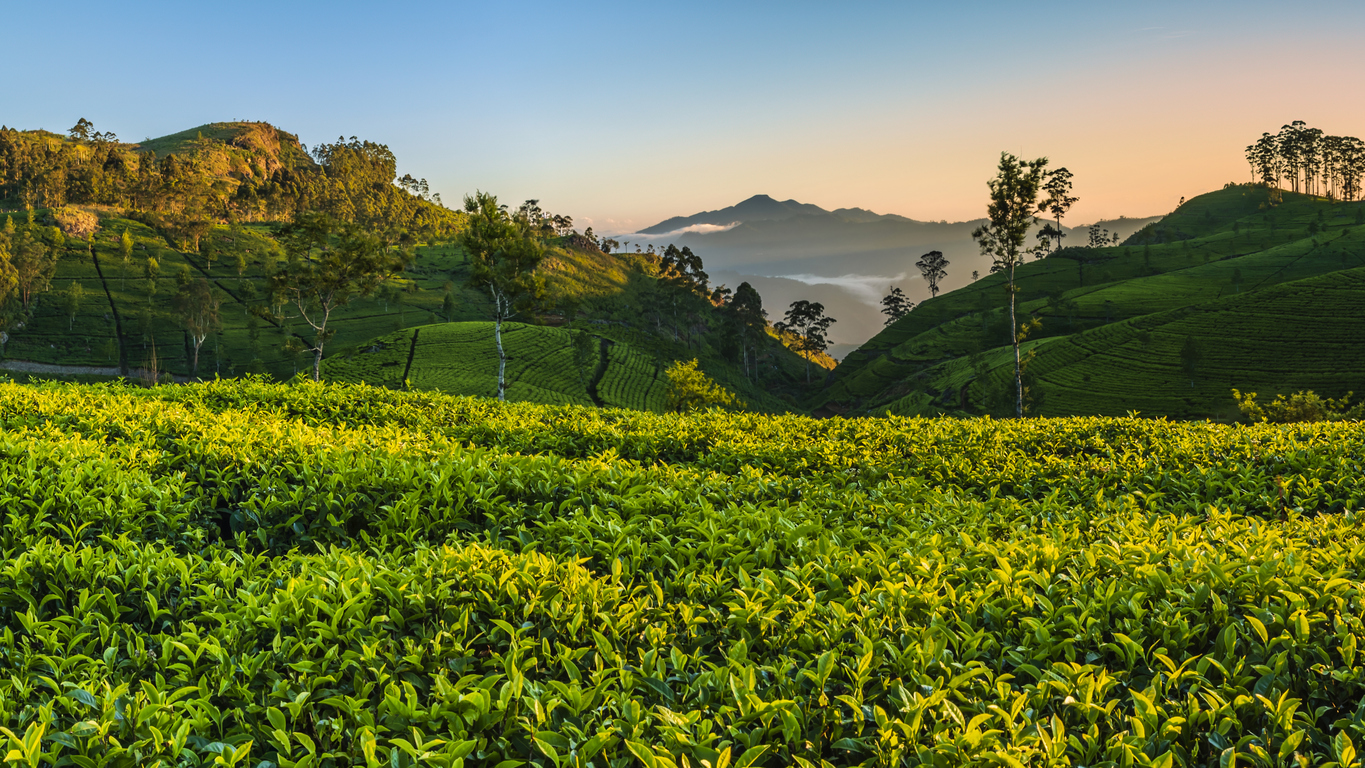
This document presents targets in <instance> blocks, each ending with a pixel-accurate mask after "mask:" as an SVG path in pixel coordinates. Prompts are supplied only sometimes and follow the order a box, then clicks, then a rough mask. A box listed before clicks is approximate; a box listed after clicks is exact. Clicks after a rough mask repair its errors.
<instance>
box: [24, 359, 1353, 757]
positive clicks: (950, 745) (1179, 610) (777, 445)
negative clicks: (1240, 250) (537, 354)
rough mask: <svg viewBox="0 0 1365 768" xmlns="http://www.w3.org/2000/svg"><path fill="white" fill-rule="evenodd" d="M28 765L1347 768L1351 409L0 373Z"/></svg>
mask: <svg viewBox="0 0 1365 768" xmlns="http://www.w3.org/2000/svg"><path fill="white" fill-rule="evenodd" d="M0 427H3V432H0V456H2V457H3V463H0V493H2V494H3V504H0V509H3V510H4V511H3V523H2V524H0V549H3V554H4V561H3V563H0V626H3V630H2V631H0V728H2V729H3V730H0V740H3V741H5V742H6V743H4V744H3V745H0V749H3V750H4V751H3V754H4V755H5V759H6V761H7V762H8V763H13V764H18V765H34V766H36V765H76V766H135V765H136V766H142V765H164V766H171V765H245V766H266V767H267V768H269V766H279V767H280V768H290V767H291V766H360V765H363V766H380V765H384V766H411V765H451V766H454V765H470V766H473V765H490V766H504V768H511V767H512V766H516V765H536V766H556V767H558V768H562V767H565V766H588V765H594V766H633V765H646V766H708V765H709V766H712V768H720V766H778V765H799V766H825V765H851V764H866V765H899V764H910V765H935V766H955V765H964V764H980V765H1031V764H1037V765H1086V766H1096V765H1161V766H1170V765H1213V764H1236V763H1237V761H1238V760H1240V761H1241V762H1242V764H1252V765H1255V764H1263V765H1280V764H1308V765H1326V764H1331V763H1336V764H1339V765H1343V766H1345V765H1357V764H1359V761H1358V760H1357V759H1356V757H1355V746H1354V745H1355V743H1356V742H1358V741H1359V740H1360V739H1361V738H1363V737H1365V709H1362V701H1363V700H1365V698H1363V697H1365V673H1362V672H1361V670H1360V667H1359V666H1358V664H1357V662H1358V653H1359V652H1360V648H1361V644H1362V642H1365V625H1363V624H1362V618H1361V617H1362V605H1361V584H1362V573H1365V541H1363V540H1362V536H1361V524H1360V520H1359V514H1360V510H1361V508H1362V506H1363V505H1365V472H1362V470H1361V464H1362V460H1363V459H1365V430H1362V429H1361V427H1360V426H1359V425H1355V424H1349V423H1327V422H1323V423H1313V424H1295V425H1273V424H1258V425H1252V426H1221V425H1213V424H1208V423H1178V422H1167V421H1160V420H1142V419H1135V418H1126V419H1098V418H1094V419H1055V420H1027V421H1020V422H1014V421H1010V422H997V421H992V420H989V419H982V420H972V421H963V420H946V419H944V420H927V419H899V418H887V419H860V420H839V419H833V420H826V421H819V420H813V419H806V418H799V417H791V416H782V417H773V416H759V415H755V414H746V413H721V412H709V413H703V414H695V415H680V414H654V413H643V412H638V411H620V410H609V409H607V410H604V409H597V408H591V407H574V406H546V405H535V404H530V403H507V404H502V403H497V402H496V401H492V400H488V399H474V398H460V397H450V396H445V395H438V394H432V393H423V392H397V391H393V390H387V389H378V388H372V387H364V386H359V385H314V384H303V385H292V386H284V385H269V384H263V383H260V382H250V381H247V382H217V383H212V384H206V385H197V386H184V387H160V388H154V389H147V390H143V389H134V388H126V387H120V386H77V385H49V386H37V387H33V386H20V385H15V384H0Z"/></svg>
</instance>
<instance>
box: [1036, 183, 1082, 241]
mask: <svg viewBox="0 0 1365 768" xmlns="http://www.w3.org/2000/svg"><path fill="white" fill-rule="evenodd" d="M1071 179H1072V174H1071V171H1068V170H1067V169H1066V168H1058V169H1056V170H1054V171H1049V172H1048V174H1047V181H1045V182H1043V193H1044V194H1045V195H1047V197H1046V198H1045V199H1044V200H1043V206H1042V211H1045V212H1047V213H1049V214H1051V215H1052V218H1053V220H1054V221H1055V222H1057V226H1056V227H1054V228H1051V230H1050V231H1049V232H1047V234H1048V235H1050V236H1051V237H1052V239H1053V240H1054V241H1055V242H1054V244H1053V248H1052V250H1054V251H1055V250H1059V249H1060V248H1061V247H1062V238H1063V237H1066V233H1065V232H1063V231H1062V217H1063V216H1065V215H1066V213H1067V211H1070V210H1071V206H1073V205H1075V204H1076V202H1077V201H1078V200H1080V198H1078V197H1076V196H1074V195H1072V194H1071Z"/></svg>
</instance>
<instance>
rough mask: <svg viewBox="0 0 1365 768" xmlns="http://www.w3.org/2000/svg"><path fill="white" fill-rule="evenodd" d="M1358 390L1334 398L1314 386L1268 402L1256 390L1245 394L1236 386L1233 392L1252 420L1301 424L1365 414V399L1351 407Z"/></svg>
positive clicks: (1359, 416) (1242, 410)
mask: <svg viewBox="0 0 1365 768" xmlns="http://www.w3.org/2000/svg"><path fill="white" fill-rule="evenodd" d="M1353 394H1355V393H1353V392H1347V393H1346V396H1345V397H1342V398H1339V399H1336V400H1333V399H1332V398H1330V397H1320V396H1318V394H1317V393H1315V392H1314V391H1313V390H1311V389H1310V390H1307V391H1304V392H1295V393H1294V394H1292V395H1290V396H1289V397H1288V398H1286V397H1285V396H1284V395H1276V396H1275V399H1274V400H1271V401H1270V402H1268V403H1259V402H1257V401H1256V393H1255V392H1248V393H1246V394H1245V395H1243V394H1242V393H1241V392H1239V391H1237V390H1235V389H1234V390H1232V396H1233V398H1234V399H1236V400H1237V410H1239V411H1241V412H1242V416H1243V417H1245V418H1246V419H1247V420H1249V421H1252V422H1262V421H1268V422H1270V423H1272V424H1297V423H1299V422H1305V421H1347V420H1358V419H1361V418H1365V403H1363V404H1361V405H1357V406H1356V407H1355V408H1351V407H1350V401H1351V395H1353Z"/></svg>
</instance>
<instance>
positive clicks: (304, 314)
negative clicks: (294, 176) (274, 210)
mask: <svg viewBox="0 0 1365 768" xmlns="http://www.w3.org/2000/svg"><path fill="white" fill-rule="evenodd" d="M280 239H281V241H282V242H283V243H284V247H285V252H286V253H288V254H289V260H288V262H286V263H285V265H284V266H283V267H282V268H281V269H280V270H279V271H278V272H276V273H275V275H274V277H273V279H272V281H271V287H272V289H273V290H274V291H276V292H278V293H280V294H283V295H285V296H286V297H287V298H288V300H289V301H291V302H293V304H294V307H295V308H296V309H297V310H298V316H299V317H301V318H303V321H304V322H306V323H307V324H308V325H309V327H311V328H312V329H313V332H314V334H313V346H312V347H311V351H312V352H313V380H314V381H317V380H318V379H320V378H321V369H322V350H323V347H324V346H325V345H326V343H327V341H328V339H330V338H331V333H330V332H329V331H328V328H327V324H328V322H330V321H331V317H332V312H334V311H335V310H336V309H337V308H338V307H342V306H345V305H346V304H347V303H349V302H350V301H351V300H352V299H353V298H355V297H357V296H366V295H369V294H370V293H371V292H373V291H374V289H375V288H376V287H378V286H379V284H380V283H382V282H383V281H384V280H385V279H387V278H389V277H391V276H392V275H394V274H395V273H397V272H398V271H400V270H401V269H402V268H403V266H404V264H405V263H406V262H407V261H408V260H409V258H410V255H409V254H407V253H405V252H402V251H396V252H395V251H393V250H391V249H388V248H385V247H384V244H383V243H382V242H381V241H380V240H379V238H377V237H375V236H374V235H373V234H371V233H370V232H369V231H367V230H365V229H363V228H361V227H358V226H356V225H353V224H346V223H344V222H342V221H341V220H339V219H335V218H333V217H331V216H330V215H328V214H326V213H304V214H300V215H299V217H298V218H297V219H296V220H295V221H294V222H293V223H291V224H289V225H288V226H286V227H284V228H283V229H281V231H280Z"/></svg>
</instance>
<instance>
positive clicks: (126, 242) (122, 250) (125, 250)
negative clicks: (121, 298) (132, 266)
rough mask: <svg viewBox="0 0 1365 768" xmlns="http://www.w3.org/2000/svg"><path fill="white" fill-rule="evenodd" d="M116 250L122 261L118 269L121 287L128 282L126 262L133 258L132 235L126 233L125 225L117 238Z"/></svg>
mask: <svg viewBox="0 0 1365 768" xmlns="http://www.w3.org/2000/svg"><path fill="white" fill-rule="evenodd" d="M118 252H119V256H120V257H121V260H122V262H123V267H122V269H120V270H119V288H120V289H122V288H123V286H124V285H125V284H126V283H127V282H128V262H130V261H132V259H133V236H132V235H130V234H128V229H127V228H126V227H125V228H124V230H123V235H122V236H121V237H119V239H118Z"/></svg>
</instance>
